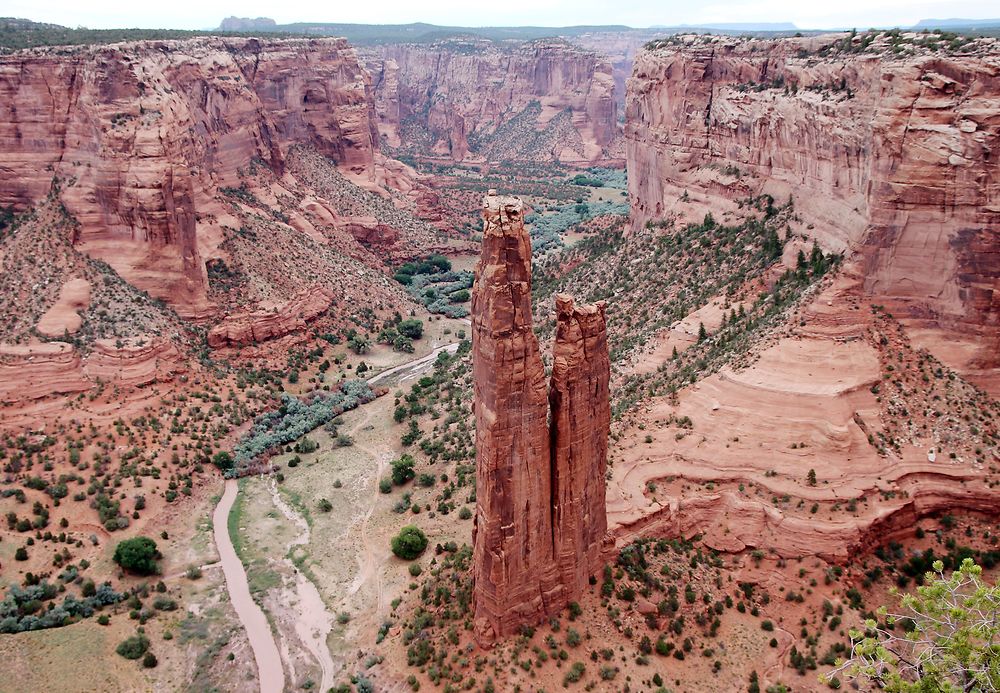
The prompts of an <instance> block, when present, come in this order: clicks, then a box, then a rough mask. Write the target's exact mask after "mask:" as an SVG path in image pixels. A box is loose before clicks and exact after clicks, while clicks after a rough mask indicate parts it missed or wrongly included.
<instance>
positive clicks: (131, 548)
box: [113, 537, 160, 575]
mask: <svg viewBox="0 0 1000 693" xmlns="http://www.w3.org/2000/svg"><path fill="white" fill-rule="evenodd" d="M158 558H160V552H159V551H157V550H156V542H155V541H153V540H152V539H150V538H149V537H132V538H131V539H125V540H124V541H120V542H118V546H116V547H115V553H114V556H113V560H114V562H115V563H117V564H118V565H120V566H121V567H122V569H123V570H127V571H128V572H130V573H138V574H139V575H152V574H153V573H155V572H156V571H157V567H156V560H157V559H158Z"/></svg>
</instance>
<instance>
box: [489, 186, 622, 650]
mask: <svg viewBox="0 0 1000 693" xmlns="http://www.w3.org/2000/svg"><path fill="white" fill-rule="evenodd" d="M558 313H559V324H560V326H559V331H558V334H557V337H556V344H555V348H554V355H555V359H556V366H555V368H554V370H553V376H552V386H551V392H550V393H548V395H547V393H546V386H545V371H544V369H543V367H542V361H541V356H540V353H539V348H538V340H537V338H536V337H535V334H534V332H533V331H532V327H531V322H532V318H531V242H530V239H529V238H528V234H527V231H525V228H524V209H523V205H522V203H521V201H520V200H518V199H517V198H508V197H497V196H496V195H495V194H491V195H489V196H487V198H486V200H485V203H484V209H483V249H482V256H481V257H480V261H479V265H478V267H477V268H476V283H475V286H474V287H473V294H472V354H473V377H474V382H475V400H474V402H475V404H474V410H475V417H476V479H477V485H476V499H477V502H476V524H475V531H474V538H473V543H474V553H473V560H474V568H473V570H474V574H475V589H474V601H475V616H474V618H475V633H476V639H477V640H478V641H479V642H480V643H482V644H484V645H488V644H491V643H492V642H494V641H495V640H496V639H497V638H501V637H504V636H508V635H511V634H513V633H515V632H517V629H518V628H519V627H520V626H521V625H524V624H532V623H536V622H538V621H539V620H541V619H543V618H545V617H547V616H551V615H553V614H555V613H558V612H559V611H560V610H561V609H563V608H564V607H565V606H566V604H567V603H568V602H569V601H570V600H572V599H574V598H576V597H577V596H578V595H579V594H580V592H581V591H582V589H583V588H584V587H585V586H586V584H587V580H588V578H589V576H590V575H591V574H592V572H593V571H594V570H595V569H596V568H597V566H598V564H599V562H600V560H601V559H602V550H603V549H604V547H605V546H606V545H605V543H604V541H605V531H606V528H607V519H606V515H605V511H604V497H605V479H604V470H605V468H606V464H607V437H608V425H609V423H610V409H609V400H608V380H609V361H608V350H607V334H606V330H605V325H604V307H603V305H600V304H599V305H597V306H585V307H581V308H575V309H574V307H573V305H572V299H570V298H569V297H565V296H563V297H560V299H559V303H558ZM547 399H548V400H550V401H551V406H552V420H553V423H552V429H551V431H550V429H549V424H548V422H547V417H548V412H549V402H548V401H547Z"/></svg>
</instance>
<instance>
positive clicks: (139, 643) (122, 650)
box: [115, 635, 149, 659]
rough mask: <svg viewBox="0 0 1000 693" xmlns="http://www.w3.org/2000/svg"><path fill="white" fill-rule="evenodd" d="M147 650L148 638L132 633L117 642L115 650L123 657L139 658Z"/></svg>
mask: <svg viewBox="0 0 1000 693" xmlns="http://www.w3.org/2000/svg"><path fill="white" fill-rule="evenodd" d="M148 650H149V639H148V638H147V637H146V636H145V635H133V636H132V637H129V638H126V639H125V640H122V641H121V642H120V643H118V647H116V648H115V652H117V653H118V654H119V655H121V656H122V657H124V658H125V659H139V658H140V657H142V656H143V655H144V654H146V652H147V651H148Z"/></svg>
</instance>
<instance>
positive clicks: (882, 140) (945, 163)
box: [625, 35, 1000, 370]
mask: <svg viewBox="0 0 1000 693" xmlns="http://www.w3.org/2000/svg"><path fill="white" fill-rule="evenodd" d="M844 36H845V35H837V36H832V37H831V36H827V37H810V38H800V39H783V40H773V41H761V40H744V39H731V38H720V37H712V38H702V37H675V38H674V39H671V40H669V41H663V42H661V43H660V45H659V47H654V48H653V49H652V50H648V51H645V52H643V53H642V54H640V55H639V57H638V58H637V60H636V63H635V68H634V72H633V76H632V78H631V80H630V82H629V92H628V97H627V107H626V131H625V137H626V149H627V158H628V168H629V186H630V197H631V203H632V213H633V224H636V225H641V224H644V223H646V222H647V221H649V220H651V219H660V218H665V217H667V216H670V215H672V214H674V213H677V212H679V211H681V210H683V208H684V205H685V204H686V203H687V201H688V200H689V199H690V200H692V201H696V202H704V203H706V204H707V205H708V206H709V207H711V206H717V205H718V203H719V201H720V200H723V201H724V202H723V204H725V202H729V203H730V204H731V202H732V200H733V199H737V198H739V197H747V196H749V195H752V194H759V193H769V194H771V195H773V196H774V198H775V199H776V200H777V201H778V202H781V203H783V202H785V201H786V200H788V198H789V197H791V198H792V199H793V200H794V204H795V209H796V212H797V213H798V214H800V215H801V217H802V218H803V220H804V221H806V222H807V223H808V224H809V229H810V231H809V233H810V234H811V235H812V236H813V237H814V238H816V239H817V240H818V241H819V242H820V243H821V244H822V245H823V246H824V247H826V248H828V249H832V250H835V251H847V252H848V256H849V258H852V259H856V260H857V261H858V262H859V263H860V264H861V273H862V275H863V276H864V289H865V291H866V293H867V294H868V295H869V296H872V297H874V298H875V299H877V300H879V301H882V302H884V303H886V304H887V305H890V306H892V308H893V309H894V311H895V312H896V314H897V315H898V316H899V317H903V318H906V319H908V320H910V321H911V324H913V325H917V324H919V325H922V326H929V327H933V328H940V329H944V330H949V331H957V332H960V333H963V334H965V335H966V336H967V339H968V343H969V344H970V345H971V347H970V349H971V350H972V352H974V353H973V354H972V355H971V356H969V355H968V354H967V355H966V356H964V357H963V359H964V361H965V363H964V366H966V367H967V368H966V369H968V368H979V369H980V370H982V369H986V370H989V369H991V368H995V367H996V366H997V365H1000V363H998V355H997V354H998V348H997V347H998V346H1000V342H998V341H997V334H998V328H1000V269H998V268H1000V236H998V235H997V232H996V228H997V225H998V224H1000V173H998V168H997V164H996V156H997V151H998V147H1000V111H998V110H997V109H996V103H997V100H998V98H1000V55H998V50H997V46H996V43H995V41H992V40H989V39H986V40H980V42H978V43H975V44H973V45H972V46H971V47H968V48H967V49H966V54H962V55H942V54H940V53H931V52H930V51H927V50H921V49H917V48H913V49H912V51H913V53H914V54H912V55H909V56H908V57H895V56H894V54H893V52H892V47H891V46H890V45H889V44H888V43H887V41H888V40H889V39H888V38H886V37H882V38H878V39H876V40H875V41H874V42H872V43H871V45H870V46H868V47H867V50H860V49H858V48H864V47H859V46H858V42H859V41H860V40H861V37H855V38H854V41H853V43H851V39H850V38H849V37H848V38H847V42H848V43H851V46H852V49H851V50H843V49H841V46H842V45H843V41H844V38H843V37H844ZM904 38H905V37H904ZM903 45H904V48H905V47H906V45H908V44H903ZM903 52H904V53H905V52H906V50H904V51H903ZM702 213H703V212H702ZM956 365H958V364H956Z"/></svg>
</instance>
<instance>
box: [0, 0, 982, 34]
mask: <svg viewBox="0 0 1000 693" xmlns="http://www.w3.org/2000/svg"><path fill="white" fill-rule="evenodd" d="M229 15H236V16H239V17H258V16H263V17H271V18H273V19H275V20H276V21H277V22H278V23H279V24H285V23H290V22H302V21H312V22H359V23H366V24H404V23H408V22H418V21H421V22H430V23H432V24H445V25H456V26H522V25H535V26H568V25H573V24H627V25H629V26H634V27H647V26H653V25H677V24H699V23H719V22H793V23H794V24H796V25H797V26H798V27H799V28H802V29H822V28H830V27H846V26H856V27H858V28H866V27H868V26H909V25H912V24H915V23H916V22H917V21H918V20H920V19H926V18H935V19H941V18H948V17H963V18H971V19H985V18H994V17H997V16H1000V3H998V0H834V1H829V0H827V1H820V2H816V1H815V0H812V1H810V0H805V1H803V0H703V1H702V2H692V1H691V0H501V1H500V2H497V1H496V0H368V1H367V2H358V1H357V0H327V1H325V2H311V1H309V0H283V1H281V2H276V1H275V0H267V1H264V0H240V1H239V2H235V1H232V0H222V1H221V2H205V1H204V0H168V1H167V2H163V1H162V0H153V1H149V0H146V1H145V2H143V1H141V0H140V1H139V2H122V1H121V0H114V1H112V0H33V1H32V0H0V16H13V17H24V18H27V19H32V20H35V21H39V22H52V23H54V24H62V25H65V26H86V27H89V28H92V29H104V28H121V27H141V28H169V29H207V28H213V27H216V26H218V25H219V22H220V21H221V20H222V18H223V17H226V16H229Z"/></svg>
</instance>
